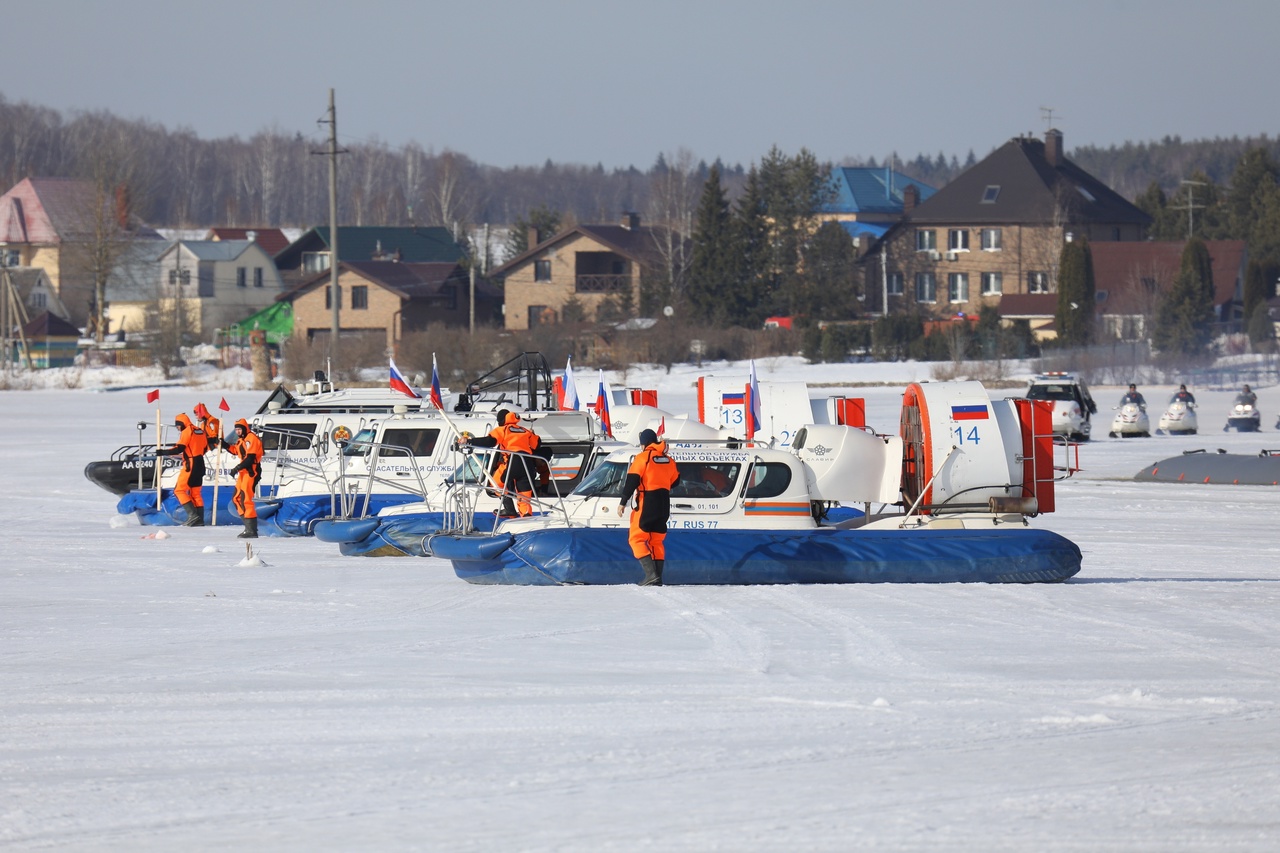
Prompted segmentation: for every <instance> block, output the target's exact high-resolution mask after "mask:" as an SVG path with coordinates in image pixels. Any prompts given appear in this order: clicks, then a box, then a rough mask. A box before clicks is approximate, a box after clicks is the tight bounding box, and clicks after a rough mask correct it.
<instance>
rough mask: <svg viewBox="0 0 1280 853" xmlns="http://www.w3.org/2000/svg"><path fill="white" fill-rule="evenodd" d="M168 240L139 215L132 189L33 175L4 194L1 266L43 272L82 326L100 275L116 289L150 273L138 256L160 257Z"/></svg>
mask: <svg viewBox="0 0 1280 853" xmlns="http://www.w3.org/2000/svg"><path fill="white" fill-rule="evenodd" d="M163 245H164V242H163V238H161V236H160V235H159V234H158V233H156V232H155V231H154V230H152V229H151V228H148V227H147V226H146V225H144V224H142V223H141V222H139V221H138V220H137V218H136V217H135V216H134V215H133V213H132V211H131V210H130V207H129V195H128V192H127V191H126V190H125V189H124V188H118V189H117V190H115V191H113V192H107V191H105V190H103V189H101V188H99V187H98V186H96V185H95V184H93V183H91V182H89V181H82V180H77V179H74V178H26V179H24V180H22V181H20V182H19V183H18V184H16V185H15V186H14V187H12V188H11V189H10V190H9V191H8V192H6V193H5V194H4V195H2V196H0V265H4V266H8V267H30V268H34V269H39V270H43V272H44V274H45V276H46V277H47V280H48V283H49V286H50V287H52V289H53V290H54V292H56V293H57V295H58V298H59V300H60V301H61V303H62V305H63V306H65V308H66V311H67V317H66V319H68V320H70V322H71V323H72V324H74V325H76V326H86V325H88V323H89V319H90V316H91V313H92V308H93V305H94V301H95V290H96V287H97V282H98V279H99V276H100V275H101V276H104V277H105V280H106V284H107V286H108V288H109V287H110V285H111V283H112V282H113V281H115V282H121V281H124V280H127V279H131V278H136V277H138V276H140V275H146V274H148V273H146V272H145V270H144V268H142V267H138V266H137V265H136V264H135V262H136V261H137V259H138V258H145V257H148V256H149V257H150V258H152V259H154V257H155V255H156V254H158V252H159V250H160V248H162V247H163ZM140 270H143V271H141V272H140Z"/></svg>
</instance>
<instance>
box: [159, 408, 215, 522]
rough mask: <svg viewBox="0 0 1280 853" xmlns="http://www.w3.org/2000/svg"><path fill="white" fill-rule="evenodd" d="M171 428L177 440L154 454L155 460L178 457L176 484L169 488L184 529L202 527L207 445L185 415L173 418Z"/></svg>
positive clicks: (204, 438)
mask: <svg viewBox="0 0 1280 853" xmlns="http://www.w3.org/2000/svg"><path fill="white" fill-rule="evenodd" d="M173 424H174V426H176V427H177V428H178V440H177V442H175V443H174V444H173V445H172V446H170V447H166V448H164V449H163V450H157V451H156V455H157V456H177V455H179V454H181V456H182V469H181V470H180V471H178V484H177V485H176V486H174V488H173V495H174V497H176V498H177V499H178V503H179V505H181V506H182V508H183V509H184V510H186V512H187V519H186V521H184V522H182V524H183V526H184V527H204V494H203V493H202V492H201V486H203V485H204V454H205V453H206V452H207V451H208V449H209V441H208V438H207V437H206V436H205V434H204V431H203V430H201V429H200V427H198V426H196V425H195V424H193V423H191V418H189V417H187V415H186V413H185V412H184V413H183V414H180V415H178V416H177V417H176V418H174V421H173Z"/></svg>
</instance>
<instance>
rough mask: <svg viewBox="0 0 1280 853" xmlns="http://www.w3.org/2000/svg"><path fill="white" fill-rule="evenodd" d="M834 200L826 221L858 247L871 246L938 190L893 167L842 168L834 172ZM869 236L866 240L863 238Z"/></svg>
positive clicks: (826, 208)
mask: <svg viewBox="0 0 1280 853" xmlns="http://www.w3.org/2000/svg"><path fill="white" fill-rule="evenodd" d="M831 181H832V185H833V187H834V191H835V194H834V198H833V199H832V200H831V201H830V202H829V203H828V204H827V205H825V206H824V207H823V208H822V209H821V210H820V211H819V213H818V219H819V220H820V221H822V222H827V221H833V220H834V221H835V222H838V223H840V225H841V226H843V227H844V229H845V230H846V231H848V232H849V236H850V237H853V238H854V243H855V244H856V245H858V246H864V245H866V246H869V245H870V244H871V243H872V242H874V241H875V240H878V239H880V238H881V237H883V236H884V234H885V232H886V231H888V230H889V226H891V225H893V223H895V222H897V221H898V220H900V219H901V218H902V217H903V214H904V213H905V212H906V211H908V210H910V209H911V208H912V207H914V206H915V205H917V204H919V203H920V202H922V201H924V200H925V199H927V198H929V197H930V196H932V195H933V194H934V192H935V190H934V188H933V187H931V186H929V185H928V184H926V183H922V182H921V181H917V180H916V179H915V178H912V177H909V176H908V175H904V174H902V173H901V172H896V171H894V170H893V169H890V168H883V169H871V168H866V167H840V168H836V169H833V170H832V172H831ZM864 235H865V236H866V237H868V239H867V240H866V241H865V243H864V241H862V240H860V239H859V238H861V237H863V236H864Z"/></svg>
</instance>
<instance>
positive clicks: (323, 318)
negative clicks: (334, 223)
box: [277, 235, 502, 348]
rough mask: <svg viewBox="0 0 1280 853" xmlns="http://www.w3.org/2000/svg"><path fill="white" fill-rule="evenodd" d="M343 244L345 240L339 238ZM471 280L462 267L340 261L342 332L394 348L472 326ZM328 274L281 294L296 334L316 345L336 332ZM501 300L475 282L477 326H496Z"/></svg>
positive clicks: (488, 286) (485, 285)
mask: <svg viewBox="0 0 1280 853" xmlns="http://www.w3.org/2000/svg"><path fill="white" fill-rule="evenodd" d="M338 239H339V241H341V240H342V236H341V235H339V238H338ZM469 295H470V277H469V275H468V273H467V271H466V270H465V269H464V268H463V267H462V266H461V265H460V264H458V263H450V262H443V263H401V262H398V261H342V262H340V264H339V266H338V300H339V302H338V310H339V326H340V329H341V332H342V334H343V336H344V337H345V336H346V335H348V334H350V335H358V336H377V337H378V338H380V339H381V340H383V341H385V343H386V346H387V347H388V348H394V347H395V345H396V344H397V343H398V342H399V341H400V339H401V338H402V337H403V336H404V335H405V334H406V333H409V332H415V331H421V330H423V329H426V328H427V326H428V325H430V324H432V323H443V324H445V325H449V326H464V327H465V326H467V325H469V323H470V312H471V305H470V299H469ZM329 296H330V287H329V272H328V271H327V270H326V271H324V272H322V273H318V274H316V275H313V276H312V277H311V278H310V279H308V280H307V281H304V282H302V283H301V284H300V285H298V286H296V287H294V288H293V289H291V290H289V291H287V292H285V293H282V294H280V296H279V297H277V299H278V301H287V302H289V303H290V304H291V305H292V306H293V334H294V336H295V337H304V338H305V339H307V340H314V339H316V338H321V337H325V336H327V335H328V334H329V333H330V331H331V330H332V328H333V309H332V303H331V302H330V301H329ZM501 302H502V296H501V294H500V293H499V292H498V290H497V289H496V288H495V287H493V285H491V284H490V283H488V282H487V281H484V280H478V281H477V282H476V322H477V323H486V324H491V323H494V322H495V321H496V318H497V316H498V312H499V310H500V306H501Z"/></svg>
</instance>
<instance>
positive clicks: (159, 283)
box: [107, 240, 284, 342]
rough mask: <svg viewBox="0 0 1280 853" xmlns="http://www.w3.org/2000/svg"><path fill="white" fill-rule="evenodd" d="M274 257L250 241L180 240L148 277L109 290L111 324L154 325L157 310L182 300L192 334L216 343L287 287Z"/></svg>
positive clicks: (126, 326)
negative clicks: (219, 335)
mask: <svg viewBox="0 0 1280 853" xmlns="http://www.w3.org/2000/svg"><path fill="white" fill-rule="evenodd" d="M283 289H284V288H283V283H282V282H281V280H280V273H279V271H277V270H276V267H275V264H274V263H273V262H272V259H271V256H270V255H268V254H267V253H266V252H265V251H264V250H263V248H262V247H261V246H260V245H258V244H257V243H256V242H251V241H249V240H179V241H178V242H176V243H173V244H172V245H170V246H169V247H168V248H167V249H165V250H164V251H163V252H162V253H161V254H160V255H159V257H158V258H157V259H156V262H155V264H154V268H153V274H152V276H151V278H150V280H149V281H145V282H134V283H132V284H131V286H128V287H125V286H117V287H114V288H111V289H109V290H108V291H107V299H108V301H109V302H110V305H111V321H112V325H113V327H115V328H117V329H120V328H123V329H125V330H126V331H128V332H139V331H142V330H143V329H147V328H153V327H154V325H155V322H156V318H155V316H154V315H155V313H156V312H157V311H161V310H171V308H172V300H173V299H175V298H177V299H181V300H182V303H183V306H182V307H183V310H182V316H183V317H184V318H185V320H186V322H187V325H188V327H189V329H190V331H191V333H192V334H194V335H196V336H197V337H198V338H199V339H200V340H202V341H205V342H212V341H214V340H215V338H216V337H217V331H218V330H219V329H225V328H227V327H228V326H231V325H232V324H234V323H237V322H239V321H241V320H243V319H245V318H246V317H248V316H249V315H250V314H253V313H254V312H256V311H259V310H261V309H262V308H265V307H267V306H269V305H272V304H274V302H275V299H276V297H277V296H279V295H280V293H281V291H282V290H283Z"/></svg>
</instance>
